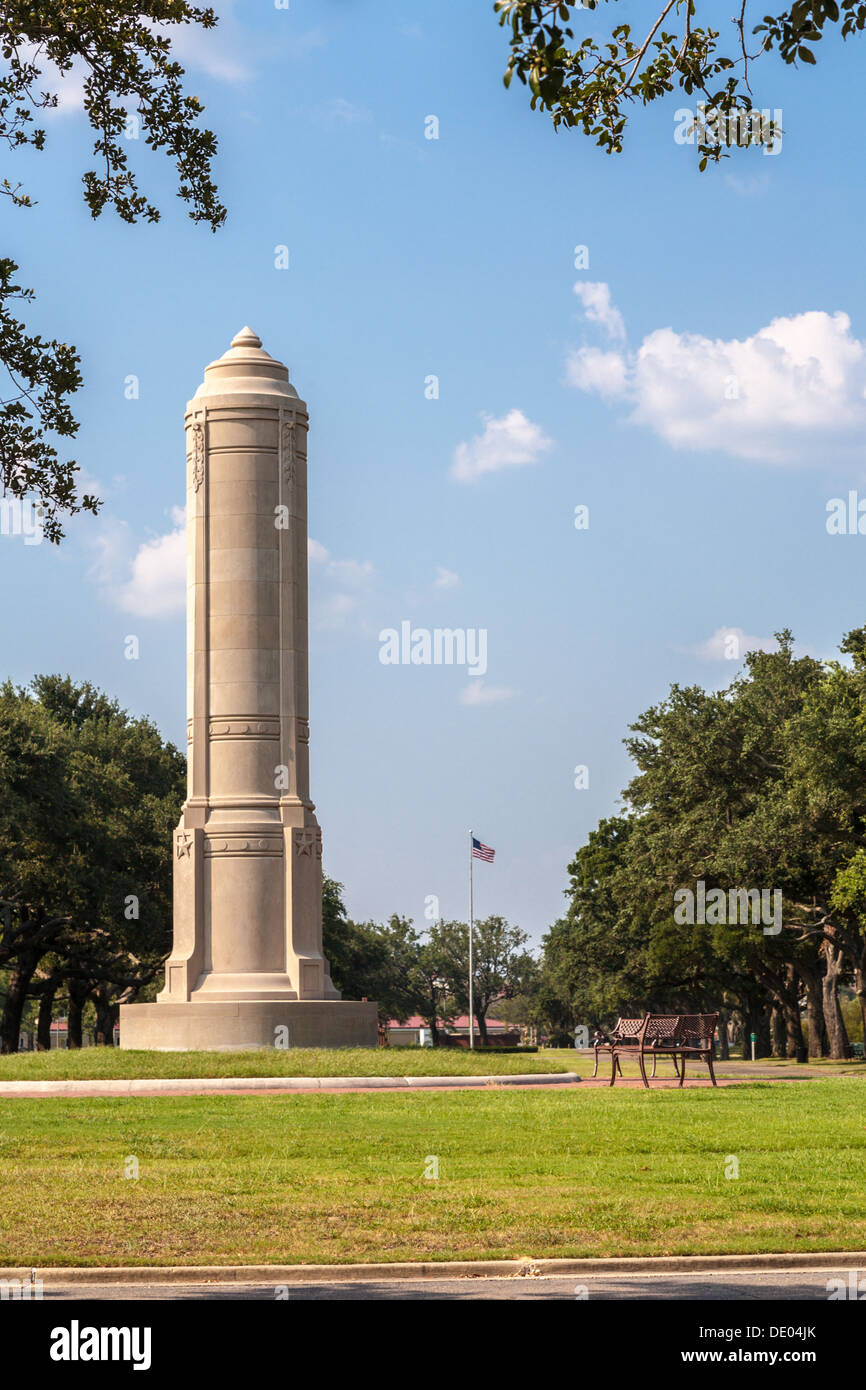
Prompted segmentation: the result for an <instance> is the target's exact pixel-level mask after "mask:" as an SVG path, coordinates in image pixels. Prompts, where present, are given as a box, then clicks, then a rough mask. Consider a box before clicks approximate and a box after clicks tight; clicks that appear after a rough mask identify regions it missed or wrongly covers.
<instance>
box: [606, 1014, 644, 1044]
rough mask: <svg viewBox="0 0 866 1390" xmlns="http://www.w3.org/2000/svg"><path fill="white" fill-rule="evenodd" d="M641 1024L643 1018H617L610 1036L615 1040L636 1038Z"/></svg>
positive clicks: (642, 1023)
mask: <svg viewBox="0 0 866 1390" xmlns="http://www.w3.org/2000/svg"><path fill="white" fill-rule="evenodd" d="M643 1025H644V1019H643V1018H618V1019H617V1021H616V1027H615V1028H614V1030H613V1032H612V1033H611V1035H610V1036H611V1038H613V1039H614V1041H615V1042H619V1041H620V1040H621V1039H623V1038H635V1039H637V1037H638V1034H639V1033H640V1030H641V1028H642V1027H643Z"/></svg>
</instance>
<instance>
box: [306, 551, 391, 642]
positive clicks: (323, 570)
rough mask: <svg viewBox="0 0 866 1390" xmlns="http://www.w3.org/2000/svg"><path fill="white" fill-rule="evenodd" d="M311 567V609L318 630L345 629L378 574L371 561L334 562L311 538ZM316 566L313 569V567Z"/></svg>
mask: <svg viewBox="0 0 866 1390" xmlns="http://www.w3.org/2000/svg"><path fill="white" fill-rule="evenodd" d="M307 554H308V555H309V558H310V565H311V575H310V579H311V584H310V588H311V590H312V595H311V608H312V613H313V622H314V624H315V626H316V627H320V628H335V627H343V626H345V624H346V622H347V621H348V620H349V618H352V617H354V616H355V615H356V614H357V613H358V611H359V609H360V600H361V597H362V596H363V595H364V593H365V591H366V590H367V588H368V584H369V581H370V580H371V579H372V577H373V575H374V574H375V569H374V567H373V565H371V564H370V562H369V560H334V559H332V557H331V554H330V552H329V551H328V550H326V548H325V547H324V546H323V545H322V544H321V542H320V541H317V540H314V539H313V537H312V536H311V537H310V539H309V540H308V542H307ZM313 567H314V568H313Z"/></svg>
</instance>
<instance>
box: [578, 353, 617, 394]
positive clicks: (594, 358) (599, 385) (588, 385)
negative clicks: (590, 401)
mask: <svg viewBox="0 0 866 1390" xmlns="http://www.w3.org/2000/svg"><path fill="white" fill-rule="evenodd" d="M565 379H566V381H567V382H568V384H569V386H576V387H577V388H578V390H579V391H586V392H588V393H590V394H591V393H592V392H595V393H596V394H597V395H599V396H604V397H610V396H621V395H623V393H624V392H625V389H626V386H627V384H628V364H627V362H626V360H625V358H624V357H623V356H622V355H621V354H620V353H618V352H602V351H601V349H600V348H593V347H584V348H578V349H577V351H576V352H570V353H569V354H568V357H567V359H566V363H565Z"/></svg>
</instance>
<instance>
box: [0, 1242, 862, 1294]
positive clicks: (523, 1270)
mask: <svg viewBox="0 0 866 1390" xmlns="http://www.w3.org/2000/svg"><path fill="white" fill-rule="evenodd" d="M855 1267H858V1268H864V1267H866V1251H863V1250H857V1251H822V1250H815V1251H811V1252H807V1253H804V1254H792V1253H780V1254H770V1255H661V1256H659V1255H656V1256H619V1257H613V1258H610V1259H594V1258H588V1259H574V1260H554V1259H539V1260H532V1259H527V1258H524V1259H519V1260H441V1261H434V1262H432V1263H431V1262H429V1261H428V1262H426V1263H422V1264H410V1263H403V1264H346V1265H168V1266H160V1265H132V1266H127V1267H114V1268H105V1269H99V1268H96V1267H94V1268H69V1269H64V1268H63V1267H62V1266H60V1267H52V1268H50V1269H49V1268H46V1269H40V1268H36V1269H35V1271H33V1272H34V1273H35V1275H36V1276H38V1277H39V1278H40V1279H41V1280H42V1282H43V1284H47V1285H49V1286H50V1285H54V1284H81V1285H87V1284H315V1283H328V1284H340V1283H371V1282H372V1283H381V1282H383V1281H389V1280H400V1279H455V1278H457V1279H459V1278H470V1279H471V1278H488V1279H497V1278H498V1279H508V1278H515V1277H518V1278H519V1277H536V1278H537V1277H542V1278H544V1277H550V1276H553V1275H566V1276H570V1275H580V1274H584V1275H628V1274H640V1275H661V1274H695V1275H697V1274H714V1273H724V1272H726V1271H727V1272H729V1273H748V1272H759V1271H761V1270H767V1271H772V1270H783V1269H784V1270H790V1269H804V1270H806V1269H809V1270H824V1269H848V1270H850V1269H852V1268H855ZM30 1277H31V1270H30V1269H24V1268H19V1269H0V1279H22V1280H24V1281H27V1280H29V1279H30Z"/></svg>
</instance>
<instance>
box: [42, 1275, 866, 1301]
mask: <svg viewBox="0 0 866 1390" xmlns="http://www.w3.org/2000/svg"><path fill="white" fill-rule="evenodd" d="M844 1273H845V1272H844V1271H842V1270H839V1269H838V1268H836V1269H819V1268H816V1269H796V1270H767V1271H761V1272H752V1271H743V1272H740V1273H738V1272H736V1271H734V1270H723V1271H718V1272H716V1273H712V1272H707V1273H701V1274H691V1275H686V1274H655V1275H620V1276H612V1275H578V1276H577V1277H575V1276H574V1275H572V1276H569V1277H568V1278H564V1277H562V1276H561V1275H557V1276H555V1277H524V1276H519V1275H513V1276H511V1277H510V1278H505V1279H496V1278H473V1277H471V1276H470V1277H465V1278H462V1279H388V1280H381V1281H379V1282H377V1281H372V1280H364V1281H363V1282H361V1281H358V1282H356V1283H352V1282H349V1281H346V1282H343V1281H340V1282H334V1283H322V1284H308V1283H297V1284H281V1285H274V1284H264V1283H256V1284H206V1283H202V1284H160V1283H153V1284H88V1285H86V1286H82V1285H81V1284H63V1283H62V1282H61V1283H56V1284H51V1285H50V1286H49V1285H47V1284H46V1285H45V1288H44V1300H45V1301H46V1302H48V1301H59V1302H63V1301H64V1300H67V1299H74V1300H76V1301H79V1300H89V1299H94V1300H97V1301H100V1302H101V1301H106V1300H131V1301H142V1300H143V1301H149V1300H154V1299H155V1300H160V1301H172V1300H174V1301H177V1300H181V1301H182V1300H185V1299H190V1300H193V1301H200V1300H221V1301H232V1302H234V1301H238V1300H240V1301H244V1302H249V1301H257V1302H274V1301H275V1299H276V1298H277V1295H278V1293H279V1296H280V1298H281V1299H283V1300H285V1299H287V1298H288V1299H289V1300H291V1301H294V1302H347V1301H348V1302H367V1301H371V1300H372V1301H382V1300H385V1301H394V1302H401V1301H409V1302H429V1301H437V1300H443V1299H445V1300H457V1301H460V1302H463V1301H466V1300H468V1299H474V1300H479V1299H481V1300H499V1301H501V1300H509V1301H515V1300H522V1301H525V1300H541V1301H549V1302H563V1301H569V1302H574V1301H575V1300H576V1299H580V1300H582V1299H583V1298H584V1297H586V1298H588V1299H590V1300H592V1299H606V1300H610V1299H614V1300H622V1299H639V1300H644V1301H645V1300H650V1299H655V1300H658V1299H662V1300H667V1299H676V1300H686V1301H689V1302H703V1301H708V1300H713V1301H716V1300H718V1301H722V1302H736V1301H742V1300H745V1301H758V1302H773V1301H776V1300H792V1299H805V1300H809V1301H813V1302H814V1301H821V1302H826V1300H827V1296H828V1292H827V1282H828V1280H830V1279H833V1278H839V1277H840V1275H842V1276H844ZM860 1274H861V1276H863V1275H866V1271H864V1270H861V1271H860ZM584 1290H585V1293H584Z"/></svg>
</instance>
